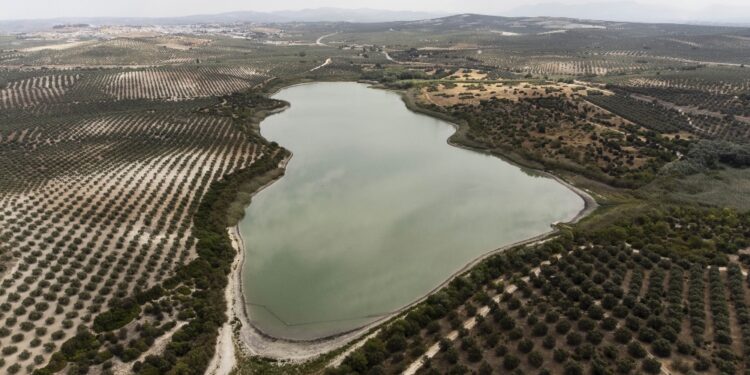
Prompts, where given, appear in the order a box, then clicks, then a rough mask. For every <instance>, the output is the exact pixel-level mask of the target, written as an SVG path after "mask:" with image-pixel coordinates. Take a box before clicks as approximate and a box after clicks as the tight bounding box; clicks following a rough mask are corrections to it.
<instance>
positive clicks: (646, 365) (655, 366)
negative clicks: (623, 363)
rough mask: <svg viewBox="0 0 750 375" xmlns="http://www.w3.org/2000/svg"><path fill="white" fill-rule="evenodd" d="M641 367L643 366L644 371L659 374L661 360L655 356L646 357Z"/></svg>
mask: <svg viewBox="0 0 750 375" xmlns="http://www.w3.org/2000/svg"><path fill="white" fill-rule="evenodd" d="M641 368H643V371H645V372H647V373H649V374H658V373H659V372H661V362H659V361H657V360H655V359H653V358H646V359H644V360H643V364H642V365H641Z"/></svg>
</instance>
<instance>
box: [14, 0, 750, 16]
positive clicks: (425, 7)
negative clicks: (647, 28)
mask: <svg viewBox="0 0 750 375" xmlns="http://www.w3.org/2000/svg"><path fill="white" fill-rule="evenodd" d="M635 1H637V2H640V3H643V4H650V5H652V6H654V5H657V6H662V7H668V8H671V9H675V10H678V9H679V10H681V11H688V12H691V13H692V12H695V13H696V14H700V12H703V11H706V10H710V9H711V8H712V7H714V6H745V5H747V3H748V0H635ZM548 2H554V3H564V4H582V3H592V2H596V3H612V2H622V0H526V1H517V0H513V1H511V0H377V1H371V2H360V1H353V0H263V1H260V0H255V1H242V0H0V19H31V18H54V17H76V16H77V17H89V16H121V17H129V16H138V17H140V16H147V17H161V16H185V15H194V14H210V13H221V12H228V11H238V10H254V11H270V10H287V9H303V8H318V7H340V8H362V7H367V8H374V9H389V10H417V11H439V12H451V13H465V12H472V13H484V14H499V15H502V12H503V11H508V10H510V9H513V8H515V7H517V6H519V5H522V4H523V5H527V4H534V3H548Z"/></svg>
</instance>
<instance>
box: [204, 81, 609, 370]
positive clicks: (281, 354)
mask: <svg viewBox="0 0 750 375" xmlns="http://www.w3.org/2000/svg"><path fill="white" fill-rule="evenodd" d="M295 85H296V84H295ZM291 86H294V85H291ZM291 86H287V87H291ZM287 87H284V88H287ZM281 89H282V88H280V89H279V90H281ZM407 104H408V103H407ZM286 108H288V106H287V107H285V108H282V109H281V110H278V111H274V113H279V112H281V111H283V110H285V109H286ZM407 108H409V109H410V110H412V111H414V109H413V108H412V107H411V106H410V105H407ZM414 112H416V113H420V114H423V115H429V114H428V113H424V112H421V111H414ZM440 120H443V121H445V122H447V123H449V124H451V125H452V126H454V128H455V129H456V132H458V131H459V130H460V126H459V125H458V124H455V123H452V122H450V121H446V120H445V119H442V118H441V119H440ZM451 138H452V137H451ZM451 138H448V140H447V143H448V144H449V145H451V146H454V147H458V148H463V149H467V150H470V151H474V152H480V153H486V154H491V153H489V152H487V151H484V150H481V149H475V148H471V147H467V146H465V145H462V144H458V143H456V142H454V141H452V140H451ZM491 155H492V156H495V157H498V156H497V155H495V154H491ZM290 157H291V156H290ZM498 158H500V157H498ZM500 159H501V160H503V161H505V162H510V163H511V164H513V165H516V166H518V165H517V164H516V163H513V162H511V161H508V160H506V159H504V158H500ZM288 161H289V158H287V159H285V161H283V162H282V164H280V165H279V167H280V168H285V167H286V164H287V162H288ZM519 167H521V166H519ZM521 168H525V167H521ZM535 172H536V173H539V174H542V175H544V176H546V177H550V178H553V179H555V180H556V181H558V182H559V183H561V184H563V185H564V186H566V187H567V188H569V189H570V190H572V191H573V192H574V193H576V194H577V195H578V196H580V197H581V198H582V199H583V201H584V207H583V209H582V210H581V211H580V212H578V214H576V215H575V216H574V217H572V218H570V219H569V220H568V221H566V223H576V222H578V221H579V220H580V219H582V218H583V217H585V216H587V215H588V214H590V213H591V212H593V211H594V210H595V209H596V207H597V203H596V201H595V200H594V198H592V197H591V196H590V195H589V194H588V193H587V192H585V191H583V190H582V189H579V188H577V187H575V186H573V185H571V184H570V183H568V182H566V181H564V180H563V179H561V178H559V177H558V176H555V175H553V174H551V173H549V172H545V171H539V170H535ZM282 176H283V175H282ZM279 178H280V177H279ZM277 179H278V178H277ZM277 179H274V180H272V181H270V182H269V183H268V184H266V185H264V186H263V187H261V188H260V189H258V190H257V191H256V192H255V193H254V194H253V195H255V194H258V193H259V192H260V191H262V190H263V189H265V188H266V187H268V186H270V185H271V184H273V183H274V182H275V181H276V180H277ZM227 230H228V231H229V235H230V238H231V239H232V245H233V246H234V247H235V249H236V250H237V254H238V255H237V257H236V258H235V260H234V262H233V264H232V272H231V274H230V275H229V284H228V286H227V290H226V293H225V294H226V298H227V315H228V316H229V319H228V322H227V323H225V325H224V326H223V327H221V329H220V333H219V339H218V341H217V348H216V349H217V350H216V354H215V355H214V358H213V359H212V361H211V366H209V370H208V371H207V372H206V373H207V374H211V375H227V374H229V372H230V371H231V370H232V368H233V367H234V364H235V361H236V358H235V356H236V354H235V353H234V352H235V348H237V349H239V352H240V353H241V355H245V356H247V355H251V356H260V357H267V358H272V359H275V360H279V361H286V362H294V363H300V362H304V361H306V360H309V359H312V358H315V357H317V356H320V355H322V354H326V353H329V352H331V351H333V350H336V349H339V348H342V347H343V346H345V345H347V344H349V343H352V342H354V341H356V340H357V339H360V338H361V337H362V336H363V335H365V334H366V333H368V332H371V331H372V330H373V329H374V328H375V327H377V326H378V325H380V324H382V323H383V322H385V321H387V320H389V319H392V318H393V317H395V316H398V315H400V314H402V313H403V312H405V311H407V310H409V309H411V308H412V307H414V306H415V305H417V304H419V303H421V302H423V301H424V300H425V299H426V298H427V297H428V296H430V295H432V294H433V293H435V292H437V291H438V290H440V289H442V288H443V287H445V286H446V285H447V284H448V283H450V282H451V281H452V280H453V279H454V278H456V277H457V276H459V275H461V274H463V273H465V272H466V271H468V270H469V269H471V268H473V267H474V266H476V265H477V264H479V263H480V262H482V261H483V260H485V259H486V258H488V257H490V256H492V255H495V254H497V253H499V252H502V251H506V250H508V249H511V248H514V247H518V246H524V245H533V244H536V243H540V242H543V241H546V240H548V239H549V238H550V237H552V236H554V235H555V234H556V233H557V232H558V229H557V228H554V227H553V229H551V230H550V231H547V232H545V233H542V234H539V235H537V236H534V237H532V238H529V239H526V240H523V241H518V242H516V243H512V244H509V245H505V246H502V247H500V248H497V249H495V250H492V251H489V252H487V253H485V254H483V255H481V256H479V257H477V258H475V259H473V260H472V261H471V262H469V263H467V264H466V265H465V266H463V267H462V268H461V269H459V270H457V271H456V272H454V273H453V274H451V275H450V276H449V277H448V278H446V280H445V281H443V282H442V283H441V284H440V285H438V286H436V287H435V288H433V289H432V290H430V291H429V292H428V293H425V294H424V295H423V296H421V297H420V298H418V299H416V300H415V301H413V302H412V303H410V304H408V305H406V306H404V307H402V308H401V309H399V310H397V311H394V312H393V313H391V314H388V315H386V316H383V317H381V318H379V319H377V320H375V321H373V322H371V323H369V324H367V325H364V326H362V327H360V328H357V329H354V330H351V331H348V332H344V333H341V334H337V335H334V336H330V337H324V338H320V339H316V340H299V341H298V340H288V339H279V338H274V337H272V336H269V335H267V334H265V333H263V332H262V331H260V330H259V329H258V328H256V327H255V326H254V325H253V324H252V323H251V319H250V316H249V314H248V312H247V309H246V304H245V299H244V294H243V293H242V285H243V283H242V269H243V265H244V262H245V261H246V257H245V254H244V249H245V244H244V240H243V238H242V235H241V233H240V229H239V226H238V225H237V226H234V227H231V228H228V229H227ZM233 322H239V324H238V325H237V326H236V327H233V326H232V323H233ZM359 341H360V342H358V343H357V344H361V343H363V342H364V340H359ZM357 344H355V347H356V346H357ZM227 351H229V352H231V353H227ZM222 352H224V353H222ZM347 352H348V351H346V352H344V353H343V354H341V355H339V356H337V357H336V358H335V359H334V360H333V362H334V363H335V362H340V360H342V359H343V357H344V356H345V354H346V353H347Z"/></svg>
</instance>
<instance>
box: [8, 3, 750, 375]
mask: <svg viewBox="0 0 750 375" xmlns="http://www.w3.org/2000/svg"><path fill="white" fill-rule="evenodd" d="M64 29H65V30H59V31H46V32H41V33H17V34H14V35H0V284H1V285H2V288H0V322H2V323H1V324H0V373H9V374H16V373H18V374H29V373H34V372H36V373H37V374H40V375H47V374H51V373H55V372H63V371H64V372H67V373H70V374H86V373H89V374H95V373H117V374H121V373H131V372H134V373H142V374H157V373H180V374H202V373H203V372H204V370H205V368H206V367H207V366H208V363H209V361H211V359H212V357H213V355H214V354H215V346H214V344H215V343H216V341H217V336H218V330H219V327H220V326H221V325H223V324H225V323H227V322H226V316H225V314H224V309H225V306H226V303H225V302H226V301H224V300H223V298H224V295H225V293H224V288H226V285H227V275H228V274H229V273H230V271H231V264H232V261H233V259H234V255H235V252H234V250H233V248H232V247H231V242H230V239H229V238H228V236H227V231H226V227H227V226H230V225H232V224H233V223H234V222H235V221H236V219H237V216H238V215H239V214H241V212H242V208H243V207H244V205H246V204H248V203H249V197H250V196H251V195H252V193H253V192H254V191H256V190H257V189H258V188H259V187H261V186H263V185H265V184H266V183H268V182H270V181H272V180H273V179H274V178H278V177H280V176H281V175H282V173H283V169H280V168H279V165H283V163H284V162H285V160H287V158H288V157H289V154H288V153H287V152H286V151H285V150H283V149H282V148H281V147H283V145H281V147H279V145H276V144H274V143H268V142H267V141H266V140H264V139H263V138H262V137H260V135H259V134H258V130H257V122H258V121H260V120H261V119H262V118H263V117H264V116H266V115H267V114H269V113H270V112H273V111H276V110H279V109H280V108H282V107H283V105H284V103H280V102H278V101H274V100H271V99H269V98H268V93H271V92H273V91H274V90H275V89H277V88H279V87H283V86H286V85H290V84H294V83H299V82H305V81H310V80H358V79H359V80H366V81H368V82H371V83H373V84H375V85H377V86H378V87H381V88H386V89H392V90H397V91H399V92H401V93H402V94H403V95H404V100H405V102H406V104H407V105H408V106H409V107H410V108H412V109H413V110H416V111H420V112H423V113H426V114H428V115H432V116H436V117H439V118H442V119H446V120H450V121H453V122H455V123H456V124H458V131H457V133H456V135H454V136H453V137H452V138H451V142H452V143H454V144H456V145H460V146H463V147H468V148H473V149H477V150H480V151H486V152H489V153H492V154H495V155H498V156H501V157H505V158H509V159H511V160H512V161H514V162H517V163H519V164H521V165H524V166H529V167H533V168H538V169H544V170H547V171H549V172H551V173H553V174H555V175H557V176H560V177H562V178H564V179H565V180H567V181H568V182H571V183H572V184H574V185H576V186H577V187H580V188H582V189H585V190H587V191H588V192H589V193H590V194H591V195H592V196H594V197H595V198H596V199H597V201H598V202H599V204H600V206H601V207H602V208H601V209H599V210H598V211H597V212H596V213H595V214H594V215H593V216H592V217H591V218H589V219H587V220H584V222H583V223H581V224H577V225H575V226H572V227H567V226H566V227H558V228H557V229H558V231H557V233H556V235H555V236H554V238H550V239H546V240H543V241H542V242H541V243H538V244H535V245H533V246H530V247H524V248H520V249H514V250H512V251H509V252H507V253H504V254H499V255H497V256H493V257H491V258H489V259H488V260H487V261H485V262H483V263H481V264H480V265H479V266H477V267H476V268H473V269H472V270H470V271H469V272H468V273H466V274H464V275H461V276H459V277H457V278H456V279H455V280H454V281H453V282H451V283H450V284H449V285H448V286H447V287H445V288H443V289H441V290H440V291H438V292H437V293H436V294H434V295H433V296H431V297H429V298H428V299H427V301H425V302H424V303H422V304H419V305H417V306H416V307H415V308H414V309H413V310H410V311H409V312H407V313H406V314H405V316H402V317H398V318H395V319H394V320H392V321H389V322H386V323H384V324H383V325H382V326H380V327H377V328H376V329H375V330H374V331H373V332H372V333H370V334H369V335H368V336H366V338H367V340H360V341H358V342H356V343H355V344H354V345H353V346H351V347H348V348H347V351H345V352H344V353H343V354H341V353H338V352H332V353H330V354H327V355H323V356H321V357H318V358H316V359H314V360H312V361H310V362H307V363H277V362H273V361H266V360H265V359H263V358H257V357H253V356H246V355H244V354H243V355H240V358H238V361H237V363H236V365H237V368H238V370H237V372H238V373H284V374H286V373H299V374H301V373H318V374H320V373H323V372H326V371H327V372H329V373H332V374H338V373H341V374H344V373H346V374H350V373H359V374H369V373H372V374H383V373H388V374H390V373H394V374H395V373H402V372H403V371H406V373H409V374H415V373H430V374H431V373H450V374H463V373H472V372H476V373H479V374H483V375H484V374H492V373H496V374H497V373H519V374H529V373H533V374H536V373H539V374H548V373H563V374H571V375H573V374H582V373H594V374H611V373H623V374H627V373H660V372H661V373H664V374H691V373H712V374H714V373H716V374H719V373H727V374H733V373H745V372H747V371H748V369H750V367H749V366H750V364H749V363H748V362H747V360H746V358H747V357H748V356H747V354H749V353H750V317H749V316H748V311H747V307H746V304H747V303H748V302H750V300H748V295H747V294H748V290H747V288H748V285H750V284H749V283H748V277H747V271H748V264H750V262H749V261H748V259H750V258H749V257H748V250H747V249H748V246H750V243H749V242H748V240H747V239H748V238H750V232H749V231H750V229H749V228H750V222H749V221H748V220H749V218H748V214H747V213H746V212H747V210H748V209H750V204H749V203H748V199H747V192H748V191H750V189H748V182H747V180H748V173H747V167H748V166H750V148H748V147H750V146H748V143H750V70H748V69H750V68H746V67H745V64H750V29H746V28H730V27H718V26H686V25H649V26H648V27H645V26H644V25H642V24H628V23H614V22H604V21H585V20H570V19H557V18H502V17H489V16H479V15H460V16H453V17H446V18H442V19H436V20H426V21H418V22H389V23H368V24H356V23H331V22H321V23H289V24H284V23H278V24H257V23H247V24H243V23H235V24H231V25H210V26H206V25H202V26H196V25H189V27H180V28H178V29H169V28H168V27H165V28H139V27H120V28H118V27H104V26H101V27H90V28H87V27H84V28H83V29H84V30H80V29H76V30H75V33H74V32H72V31H71V30H68V29H67V28H64ZM165 30H172V31H165ZM174 30H179V31H174ZM190 30H200V32H197V31H196V32H191V31H190ZM292 151H293V150H292ZM717 207H718V208H717ZM249 261H251V260H249ZM229 324H230V325H231V327H230V329H227V330H224V331H226V332H230V336H231V335H232V334H231V332H232V331H233V330H239V325H241V324H242V322H240V321H232V322H229ZM245 328H247V327H245ZM358 334H362V332H360V333H356V332H355V333H352V334H351V337H356V336H357V335H358ZM229 343H230V344H232V343H236V344H237V348H238V349H240V353H246V352H252V350H251V349H252V348H248V346H247V343H245V342H242V341H241V340H240V339H238V338H236V337H235V340H234V341H232V338H230V341H229ZM287 344H289V347H290V348H295V349H294V350H297V349H298V348H297V347H294V345H295V344H294V343H287ZM335 346H336V345H332V347H335ZM290 350H291V349H290ZM337 355H339V357H338V358H337V357H336V356H337ZM230 362H231V361H230ZM229 367H232V366H231V365H230V366H229ZM326 367H327V369H326Z"/></svg>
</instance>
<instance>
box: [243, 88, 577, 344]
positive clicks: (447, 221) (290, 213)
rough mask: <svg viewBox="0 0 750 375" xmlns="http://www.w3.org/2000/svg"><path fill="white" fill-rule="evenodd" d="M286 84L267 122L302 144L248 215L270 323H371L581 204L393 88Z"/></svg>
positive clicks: (262, 313) (250, 299)
mask: <svg viewBox="0 0 750 375" xmlns="http://www.w3.org/2000/svg"><path fill="white" fill-rule="evenodd" d="M275 97H276V98H278V99H283V100H286V101H288V102H290V103H291V108H290V109H288V110H286V111H285V112H282V113H281V114H278V115H274V116H272V117H270V118H268V119H266V120H265V121H263V123H262V124H261V132H262V134H263V136H265V137H266V138H267V139H269V140H272V141H276V142H278V143H279V144H281V145H282V146H284V147H285V148H287V149H289V150H291V151H292V152H293V153H294V157H293V158H292V160H291V162H290V163H289V166H288V168H287V171H286V175H285V176H284V177H283V178H282V179H280V180H279V181H277V182H276V183H274V184H273V185H271V186H270V187H268V188H267V189H265V190H263V191H262V192H261V193H259V194H258V195H257V196H256V197H255V198H254V199H253V202H252V204H250V206H249V207H248V208H247V210H246V216H245V218H244V219H243V220H242V222H241V223H240V230H241V232H242V235H243V237H244V239H245V246H246V249H245V251H246V258H245V266H244V269H243V270H242V272H243V288H244V290H243V292H244V294H245V299H246V302H247V303H248V311H249V314H250V316H251V319H252V321H253V323H254V324H255V325H256V326H257V327H258V328H260V329H261V330H262V331H264V332H266V333H268V334H270V335H273V336H276V337H284V338H292V339H314V338H319V337H323V336H327V335H331V334H335V333H339V332H342V331H345V330H349V329H352V328H356V327H359V326H361V325H363V324H365V323H368V322H371V321H372V320H374V319H376V318H377V317H378V316H379V315H381V314H385V313H388V312H390V311H393V310H396V309H398V308H400V307H402V306H404V305H407V304H409V303H410V302H412V301H414V300H415V299H417V298H419V297H420V296H422V295H423V294H424V293H426V292H428V291H430V290H432V289H433V288H434V287H435V286H437V285H439V284H440V283H441V282H442V281H443V280H445V279H446V278H447V277H449V276H450V275H451V274H453V273H454V272H455V271H457V270H458V269H460V268H462V267H463V266H464V265H465V264H467V263H469V262H470V261H471V260H473V259H475V258H476V257H478V256H481V255H482V254H484V253H486V252H488V251H490V250H493V249H495V248H498V247H501V246H503V245H507V244H511V243H513V242H516V241H520V240H523V239H526V238H529V237H532V236H535V235H537V234H541V233H544V232H546V231H549V230H550V224H551V223H553V222H556V221H563V220H567V219H570V218H572V217H574V216H575V215H576V214H577V213H578V212H579V211H580V210H581V209H582V208H583V204H584V203H583V200H582V199H581V198H580V197H579V196H577V195H576V194H574V193H573V192H572V191H570V190H569V189H567V188H566V187H564V186H563V185H561V184H559V183H558V182H556V181H554V180H552V179H549V178H546V177H539V176H535V175H533V174H529V173H528V172H527V171H523V170H521V169H520V168H518V167H516V166H513V165H511V164H509V163H506V162H504V161H502V160H500V159H498V158H494V157H491V156H487V155H482V154H479V153H475V152H471V151H467V150H462V149H459V148H456V147H452V146H450V145H448V144H447V143H446V139H447V138H448V137H449V136H450V135H451V134H453V132H454V129H453V127H452V126H451V125H450V124H448V123H446V122H443V121H440V120H436V119H433V118H430V117H427V116H423V115H419V114H415V113H413V112H411V111H409V110H408V109H407V108H406V107H405V106H404V104H403V102H402V101H401V99H400V97H399V96H398V95H396V94H394V93H391V92H387V91H382V90H376V89H371V88H368V87H367V86H366V85H363V84H356V83H315V84H307V85H300V86H294V87H290V88H287V89H284V90H283V91H281V92H279V93H278V94H277V95H276V96H275Z"/></svg>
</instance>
